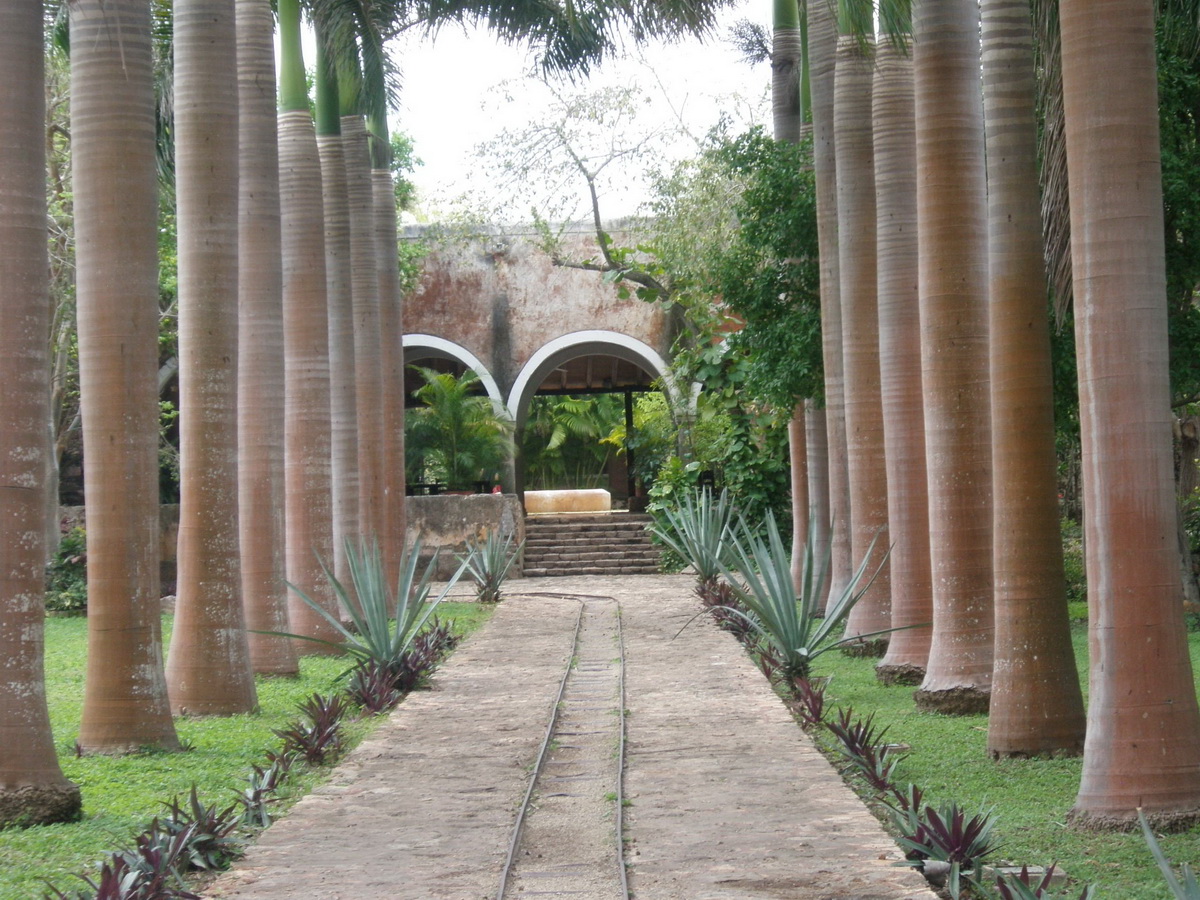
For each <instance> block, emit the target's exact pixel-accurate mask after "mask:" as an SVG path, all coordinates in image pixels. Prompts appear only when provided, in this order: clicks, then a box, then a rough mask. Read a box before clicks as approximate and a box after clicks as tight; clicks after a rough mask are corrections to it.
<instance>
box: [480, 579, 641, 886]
mask: <svg viewBox="0 0 1200 900" xmlns="http://www.w3.org/2000/svg"><path fill="white" fill-rule="evenodd" d="M521 595H522V596H527V597H547V598H555V599H561V600H564V601H573V602H576V603H578V604H579V615H578V617H577V618H576V621H575V637H574V643H573V646H572V651H571V655H570V657H569V658H568V660H567V662H566V664H565V666H564V672H563V677H562V681H561V683H560V684H559V689H558V696H557V698H556V701H555V704H554V707H553V709H552V712H551V715H550V721H549V723H548V724H547V727H546V734H545V737H544V738H543V740H542V744H541V748H540V750H539V751H538V755H537V759H536V761H535V762H534V765H533V770H532V772H531V773H530V776H529V787H528V789H527V791H526V793H525V799H524V800H523V801H522V803H521V805H520V808H519V809H518V811H517V817H516V822H515V824H514V826H513V831H512V839H511V841H510V842H509V848H508V857H507V860H506V861H505V864H504V870H503V871H502V873H501V875H500V885H499V888H498V890H497V893H496V900H512V898H514V897H517V896H520V897H573V898H577V900H579V898H582V900H629V884H628V881H627V878H626V872H625V852H624V822H623V814H624V806H625V793H624V783H625V641H624V636H623V635H622V632H621V606H620V603H619V602H618V601H617V600H616V599H615V598H613V597H602V596H593V595H588V594H566V593H549V592H542V593H538V592H522V594H521Z"/></svg>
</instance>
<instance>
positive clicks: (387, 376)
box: [371, 167, 407, 583]
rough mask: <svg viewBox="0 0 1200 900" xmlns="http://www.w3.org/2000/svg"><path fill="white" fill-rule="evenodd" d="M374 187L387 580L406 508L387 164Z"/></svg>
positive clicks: (394, 566)
mask: <svg viewBox="0 0 1200 900" xmlns="http://www.w3.org/2000/svg"><path fill="white" fill-rule="evenodd" d="M371 178H372V180H373V183H374V186H375V216H376V219H375V221H376V245H377V261H378V266H379V333H380V337H381V338H382V341H381V353H380V363H381V366H382V370H383V383H382V390H381V392H380V402H381V403H382V404H383V410H382V415H381V418H382V420H383V447H382V451H383V452H382V460H381V465H382V473H381V475H382V481H383V498H382V505H383V509H382V519H383V538H382V539H381V540H380V545H381V546H382V547H383V558H384V563H385V565H386V566H387V571H388V574H389V581H391V582H393V583H394V582H395V580H396V578H397V577H398V576H399V574H400V568H399V560H400V555H401V554H400V551H401V550H402V549H403V546H404V540H405V530H406V527H407V521H406V517H405V509H404V345H403V341H404V324H403V317H404V312H403V301H402V298H401V296H400V269H399V260H398V257H397V248H396V245H397V242H398V240H399V238H398V234H397V227H396V186H395V184H394V183H393V181H392V173H391V172H390V171H389V170H388V169H380V168H378V167H377V168H375V169H374V171H373V172H372V173H371Z"/></svg>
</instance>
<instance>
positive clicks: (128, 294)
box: [70, 0, 179, 753]
mask: <svg viewBox="0 0 1200 900" xmlns="http://www.w3.org/2000/svg"><path fill="white" fill-rule="evenodd" d="M70 27H71V35H72V38H73V41H74V43H73V52H72V54H71V139H72V141H71V146H72V167H73V173H74V187H75V210H74V211H75V240H76V265H75V270H76V277H75V283H76V307H77V311H78V322H79V331H78V334H79V380H80V394H81V397H80V404H81V408H82V410H83V444H84V455H85V457H86V458H87V468H86V469H85V470H84V489H85V492H86V495H87V505H88V516H87V543H88V547H87V549H88V667H87V679H86V683H85V692H84V704H83V720H82V724H81V726H80V732H79V743H80V746H81V747H82V748H83V749H84V750H85V751H87V752H96V753H127V752H131V751H135V750H137V749H138V748H139V747H147V746H148V747H163V748H167V749H172V750H173V749H178V747H179V741H178V739H177V738H176V736H175V725H174V723H173V722H172V720H171V707H170V704H169V703H168V702H167V683H166V678H165V675H164V672H163V648H162V629H161V619H162V615H161V606H160V600H159V593H160V592H159V581H158V547H159V528H158V390H157V387H158V256H157V249H158V238H157V229H158V223H157V212H158V177H157V173H156V169H155V165H156V164H155V151H154V89H153V77H154V76H153V73H152V63H151V49H150V6H149V3H147V2H146V0H80V2H78V3H73V4H72V5H71V25H70ZM115 223H120V224H119V226H117V225H116V224H115Z"/></svg>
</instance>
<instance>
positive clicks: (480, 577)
mask: <svg viewBox="0 0 1200 900" xmlns="http://www.w3.org/2000/svg"><path fill="white" fill-rule="evenodd" d="M512 542H513V536H512V535H511V534H509V535H507V536H506V537H504V538H503V539H502V538H501V537H500V534H499V532H497V531H494V530H489V531H488V533H487V537H485V538H484V539H483V540H482V541H474V540H469V541H467V555H466V556H460V557H458V560H459V562H461V563H462V564H463V565H464V566H465V567H466V570H467V574H468V575H470V576H471V579H472V580H473V581H474V582H475V597H476V599H477V600H479V602H480V603H497V602H499V600H500V588H501V587H502V586H503V585H504V579H505V578H507V577H508V573H509V570H511V569H512V567H513V564H514V563H516V561H517V557H518V556H519V555H520V553H521V548H522V547H524V546H525V542H524V541H521V543H519V544H518V545H517V546H516V547H513V545H512Z"/></svg>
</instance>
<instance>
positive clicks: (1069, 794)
mask: <svg viewBox="0 0 1200 900" xmlns="http://www.w3.org/2000/svg"><path fill="white" fill-rule="evenodd" d="M1188 637H1189V640H1190V647H1191V654H1192V666H1193V670H1194V671H1196V672H1200V635H1198V634H1191V635H1189V636H1188ZM1073 638H1074V643H1075V652H1076V657H1077V659H1078V661H1079V670H1080V672H1081V673H1086V671H1087V664H1086V661H1087V634H1086V626H1083V625H1078V626H1075V627H1074V628H1073ZM875 662H876V661H875V660H869V659H851V658H848V657H845V656H842V655H840V654H833V653H827V654H825V655H824V656H822V657H821V659H820V660H819V661H818V663H817V665H816V667H815V668H816V673H815V674H817V675H830V676H832V681H831V683H830V685H829V688H828V690H827V692H826V697H827V708H829V706H828V705H829V704H830V703H832V704H833V705H836V706H851V707H853V708H854V709H855V710H856V711H857V712H859V713H860V714H863V715H865V714H867V713H868V712H871V711H872V710H874V711H875V714H876V715H875V718H876V721H877V722H879V723H880V724H881V725H887V726H889V731H888V740H889V741H893V742H903V743H906V744H909V745H911V747H912V752H911V753H909V754H907V756H906V757H905V759H904V760H903V761H902V762H901V763H900V765H899V767H898V769H897V775H896V778H897V781H898V782H900V783H901V784H907V783H908V782H912V783H914V784H916V785H918V786H919V787H921V788H922V789H923V790H924V791H925V796H926V799H927V800H928V801H931V802H934V803H937V802H939V801H949V800H956V801H958V803H959V804H960V805H964V806H965V807H966V808H967V809H968V811H969V812H974V811H976V810H978V809H986V808H988V807H995V815H996V817H997V819H998V820H999V824H998V826H997V833H998V835H999V839H1000V843H1001V845H1002V846H1001V849H1000V851H999V854H998V855H999V856H1000V857H1003V858H1004V859H1007V860H1012V861H1013V862H1015V863H1017V864H1022V863H1024V864H1028V865H1049V864H1050V863H1052V862H1057V863H1058V866H1059V868H1060V869H1061V870H1063V871H1065V872H1066V873H1067V874H1068V875H1069V876H1070V877H1071V878H1072V879H1075V880H1076V881H1077V882H1091V883H1094V884H1095V885H1096V886H1097V898H1098V900H1162V898H1163V897H1165V896H1167V888H1166V885H1165V884H1164V882H1163V880H1162V876H1161V874H1160V873H1159V871H1158V869H1157V868H1156V867H1155V864H1154V860H1153V857H1151V855H1150V851H1149V849H1148V848H1147V847H1146V844H1145V842H1144V841H1143V840H1142V836H1141V833H1140V832H1135V833H1128V834H1107V833H1105V834H1096V833H1090V832H1081V831H1077V830H1075V829H1073V828H1071V827H1070V826H1068V825H1067V824H1066V817H1067V812H1068V810H1069V809H1070V808H1071V805H1072V803H1073V802H1074V800H1075V794H1076V792H1077V790H1078V787H1079V775H1080V770H1081V765H1082V763H1081V761H1080V760H1079V759H1050V760H1000V761H992V760H990V759H989V758H988V755H987V717H986V716H965V717H951V716H940V715H936V714H932V713H921V712H917V711H916V710H915V709H914V707H913V702H912V693H913V688H911V687H907V688H906V687H883V686H881V685H880V684H878V682H877V681H876V680H875V675H874V664H875ZM1083 680H1084V690H1085V696H1086V687H1087V686H1086V676H1084V677H1083ZM1162 845H1163V848H1164V849H1165V851H1166V853H1167V856H1168V858H1169V859H1171V861H1172V862H1173V863H1175V864H1176V865H1178V864H1180V863H1183V862H1191V863H1192V864H1193V866H1194V865H1195V863H1196V862H1198V861H1200V828H1193V829H1192V830H1191V831H1190V832H1187V833H1184V834H1175V835H1167V836H1166V837H1164V838H1163V839H1162ZM1078 895H1079V888H1078V887H1077V888H1076V889H1075V890H1074V892H1073V893H1071V894H1069V895H1068V896H1071V897H1078Z"/></svg>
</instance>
